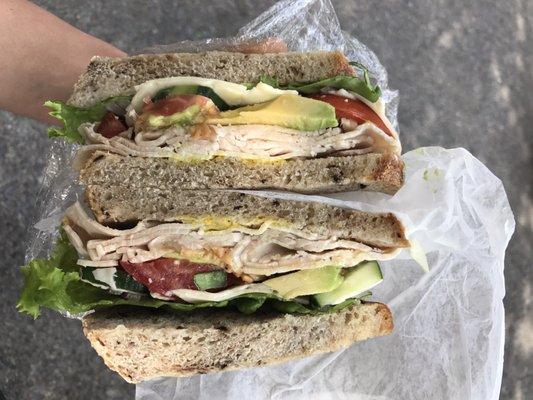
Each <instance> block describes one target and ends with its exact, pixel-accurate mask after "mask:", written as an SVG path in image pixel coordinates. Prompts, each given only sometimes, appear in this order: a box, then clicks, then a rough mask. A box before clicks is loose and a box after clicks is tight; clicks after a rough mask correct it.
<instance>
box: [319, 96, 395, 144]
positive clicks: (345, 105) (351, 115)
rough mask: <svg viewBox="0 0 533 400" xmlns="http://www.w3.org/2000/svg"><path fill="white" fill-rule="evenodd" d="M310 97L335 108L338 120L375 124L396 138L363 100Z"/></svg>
mask: <svg viewBox="0 0 533 400" xmlns="http://www.w3.org/2000/svg"><path fill="white" fill-rule="evenodd" d="M309 97H311V98H313V99H315V100H320V101H323V102H326V103H328V104H330V105H332V106H333V107H335V115H336V117H337V118H338V119H341V118H348V119H353V120H355V121H356V122H357V123H358V124H362V123H365V122H367V121H370V122H372V123H373V124H375V125H376V126H377V127H378V128H379V129H381V130H382V131H383V132H385V133H386V134H387V135H390V136H394V134H393V133H392V131H391V130H390V129H389V128H387V126H386V125H385V123H384V122H383V121H382V119H381V118H380V116H379V115H378V114H376V112H375V111H374V110H372V109H371V108H370V107H368V106H367V105H366V104H365V103H363V102H362V101H361V100H354V99H349V98H347V97H342V96H337V95H335V94H326V93H316V94H312V95H309Z"/></svg>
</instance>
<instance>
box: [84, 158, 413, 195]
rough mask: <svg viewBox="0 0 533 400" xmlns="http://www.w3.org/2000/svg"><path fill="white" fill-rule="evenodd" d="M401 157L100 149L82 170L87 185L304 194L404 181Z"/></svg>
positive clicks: (389, 187) (390, 187)
mask: <svg viewBox="0 0 533 400" xmlns="http://www.w3.org/2000/svg"><path fill="white" fill-rule="evenodd" d="M403 167H404V164H403V161H402V160H401V158H400V157H398V156H396V155H392V154H365V155H359V156H346V157H326V158H314V159H294V160H288V161H281V162H250V161H242V160H239V159H235V158H226V157H224V158H215V159H213V160H209V161H195V162H183V161H175V160H172V159H168V158H142V157H124V156H121V155H117V154H110V153H104V152H98V153H95V154H93V156H92V157H91V159H90V160H89V162H87V164H86V166H85V168H84V169H83V170H82V173H81V181H82V182H83V183H84V184H86V185H98V186H104V187H111V186H116V185H117V184H128V185H129V186H135V185H137V184H139V183H140V182H142V184H143V185H144V186H148V187H161V186H165V185H167V186H170V187H172V188H175V189H178V188H179V189H183V190H191V189H256V190H259V189H277V190H287V191H292V192H300V193H328V192H340V191H349V190H359V189H365V190H373V191H380V192H384V193H389V194H393V193H395V192H396V191H397V190H398V189H400V188H401V186H402V185H403V180H404V174H403Z"/></svg>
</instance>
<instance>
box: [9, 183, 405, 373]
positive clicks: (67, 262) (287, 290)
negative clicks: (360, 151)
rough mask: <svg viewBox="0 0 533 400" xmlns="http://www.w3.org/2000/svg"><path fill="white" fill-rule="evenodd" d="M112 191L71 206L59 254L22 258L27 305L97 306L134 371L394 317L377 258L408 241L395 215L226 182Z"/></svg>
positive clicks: (98, 342)
mask: <svg viewBox="0 0 533 400" xmlns="http://www.w3.org/2000/svg"><path fill="white" fill-rule="evenodd" d="M89 190H90V189H89V188H88V191H89ZM148 192H150V193H152V192H151V191H148ZM113 196H116V194H111V195H110V196H102V197H101V198H102V199H110V200H109V201H107V202H98V203H95V202H94V201H92V200H90V201H89V205H90V208H91V209H92V210H93V212H94V214H95V215H96V218H97V219H95V218H93V217H92V216H90V215H89V214H88V213H87V211H86V210H85V208H84V207H83V206H82V204H80V203H75V204H73V205H72V206H71V207H70V208H69V209H67V211H66V212H65V215H64V218H63V222H62V227H61V235H60V239H59V241H58V244H57V247H56V249H55V251H54V252H53V253H52V254H51V256H50V258H49V259H37V260H33V261H32V262H30V263H29V264H28V265H27V266H25V267H23V272H24V274H25V279H26V285H25V288H24V290H23V293H22V296H21V298H20V300H19V303H18V308H19V309H20V310H21V311H24V312H27V313H29V314H31V315H33V316H35V317H36V316H38V315H39V312H40V307H42V306H44V307H48V308H52V309H56V310H60V311H63V312H68V313H71V314H80V313H85V312H88V311H91V310H96V312H94V313H93V314H90V315H88V316H86V317H85V318H84V322H83V325H84V332H85V334H86V336H87V337H88V338H89V340H90V341H91V344H92V345H93V346H94V348H95V349H96V350H97V352H98V354H100V356H102V358H103V359H104V361H105V362H106V364H107V365H108V366H109V367H110V368H112V369H114V370H115V371H117V372H119V373H120V374H121V375H122V376H123V377H124V378H125V379H126V380H128V381H130V382H139V381H142V380H145V379H150V378H153V377H156V376H170V375H175V376H185V375H191V374H195V373H206V372H217V371H222V370H225V369H236V368H244V367H251V366H259V365H267V364H273V363H277V362H282V361H286V360H290V359H295V358H299V357H304V356H307V355H312V354H318V353H321V352H327V351H333V350H337V349H338V348H340V347H345V346H348V345H349V344H351V343H352V342H354V341H357V340H364V339H367V338H370V337H375V336H380V335H384V334H387V333H390V331H391V329H392V316H391V314H390V311H389V310H388V308H387V307H386V306H385V305H383V304H380V303H372V302H369V301H368V299H369V296H370V293H369V290H371V289H372V288H373V287H374V286H376V285H377V284H379V283H380V282H381V281H382V280H383V275H382V273H381V270H380V267H379V264H378V261H380V260H389V259H391V258H394V257H395V256H396V255H397V254H398V252H399V251H400V250H401V249H402V248H405V247H408V246H409V241H408V240H407V239H406V237H405V233H404V228H403V225H402V223H401V222H400V221H399V220H398V219H397V218H396V217H395V216H394V215H392V214H389V213H367V212H362V211H357V210H352V209H343V208H339V207H334V206H330V205H324V204H320V203H314V202H299V201H292V200H282V199H272V198H265V197H258V196H253V195H251V194H244V193H237V192H226V191H172V190H168V191H164V190H160V191H159V192H157V193H156V194H154V195H153V197H144V196H138V195H137V194H131V195H130V199H129V201H123V200H121V199H120V198H117V197H113ZM87 197H88V198H89V199H91V195H90V193H88V195H87ZM115 200H116V201H115ZM110 308H112V309H111V310H110ZM155 309H158V310H157V311H156V310H155Z"/></svg>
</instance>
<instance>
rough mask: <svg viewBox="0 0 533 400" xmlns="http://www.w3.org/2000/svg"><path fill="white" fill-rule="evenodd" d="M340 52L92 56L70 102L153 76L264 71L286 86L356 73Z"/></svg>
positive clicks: (229, 76) (127, 88) (103, 95)
mask: <svg viewBox="0 0 533 400" xmlns="http://www.w3.org/2000/svg"><path fill="white" fill-rule="evenodd" d="M353 74H354V71H353V69H352V67H351V66H350V64H349V62H348V60H347V59H346V57H345V56H344V55H343V54H342V53H341V52H339V51H316V52H309V53H296V52H289V53H271V54H244V53H234V52H225V51H211V52H203V53H171V54H150V55H137V56H132V57H124V58H110V57H99V56H97V57H93V59H92V60H91V62H90V64H89V66H88V67H87V71H86V72H85V73H83V74H82V75H81V76H80V78H79V80H78V82H77V83H76V85H75V86H74V92H73V94H72V96H71V97H70V99H69V101H68V103H69V104H71V105H74V106H77V107H88V106H91V105H93V104H95V103H97V102H99V101H102V100H105V99H108V98H110V97H113V96H118V95H120V94H125V93H132V91H133V88H134V86H135V85H139V84H141V83H144V82H146V81H149V80H151V79H157V78H167V77H172V76H197V77H202V78H212V79H220V80H224V81H227V82H234V83H249V82H250V83H253V82H257V81H259V79H260V78H261V76H262V75H268V76H274V77H276V78H277V79H278V81H279V83H280V84H282V85H284V84H288V83H293V82H311V81H317V80H321V79H325V78H329V77H333V76H336V75H353Z"/></svg>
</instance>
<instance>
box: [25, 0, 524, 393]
mask: <svg viewBox="0 0 533 400" xmlns="http://www.w3.org/2000/svg"><path fill="white" fill-rule="evenodd" d="M272 37H277V38H280V39H282V40H284V41H285V42H286V44H287V47H288V49H289V50H295V51H309V50H317V49H340V50H342V51H343V52H344V53H345V54H346V55H347V56H348V58H350V59H351V60H353V61H358V62H361V63H362V64H364V65H366V66H367V67H368V68H369V72H370V75H371V78H372V79H374V80H375V81H376V82H377V83H378V84H379V85H380V87H381V88H382V91H383V98H384V100H385V102H386V104H387V114H388V117H389V118H390V120H391V121H392V123H393V124H394V125H395V126H396V125H397V119H396V111H397V103H398V93H397V92H395V91H392V90H389V89H388V85H387V74H386V71H385V69H384V68H383V66H382V65H381V64H380V63H379V61H378V60H377V58H376V56H375V55H374V54H373V53H372V52H371V51H370V50H368V49H367V48H366V47H365V46H364V45H363V44H361V43H360V42H359V41H357V40H356V39H354V38H353V37H350V36H349V35H347V34H346V33H344V32H343V31H342V30H341V29H340V26H339V23H338V20H337V17H336V15H335V12H334V9H333V7H332V5H331V3H330V2H329V0H296V1H281V2H279V3H277V4H275V5H274V6H273V7H272V8H270V9H269V10H267V11H266V12H265V13H263V14H262V15H261V16H259V17H258V18H256V19H255V20H254V21H252V22H251V23H249V24H248V25H247V26H245V27H244V28H242V29H241V30H240V31H239V35H238V36H237V37H236V38H232V39H211V40H206V41H202V42H182V43H178V44H174V45H166V46H157V47H154V48H151V49H145V50H143V51H142V52H165V51H198V50H214V49H226V48H229V47H234V46H235V45H236V44H237V45H238V44H239V43H242V42H246V41H257V40H261V39H266V38H272ZM74 151H75V149H73V148H72V146H70V145H68V144H63V143H59V142H57V141H51V145H50V150H49V162H48V165H47V167H46V170H45V175H44V180H43V190H42V193H41V196H40V197H39V201H40V202H41V204H40V218H39V222H38V223H37V224H36V229H35V230H34V231H33V232H34V235H33V238H32V240H31V241H30V246H29V248H28V252H27V258H28V259H31V258H34V257H37V256H43V255H46V254H47V253H48V252H49V250H50V249H51V247H52V244H53V241H54V238H55V234H56V232H55V229H56V227H57V225H58V223H59V220H60V218H61V215H62V212H63V210H64V209H65V208H66V207H67V206H68V205H69V204H71V203H72V201H74V200H75V199H76V198H78V197H79V195H80V193H81V188H79V187H78V186H77V185H76V183H75V178H76V174H75V173H74V172H73V171H72V169H71V166H70V163H71V161H70V160H71V159H72V155H73V153H74ZM403 159H404V161H405V163H406V184H405V186H404V187H403V188H402V189H401V190H400V191H399V192H398V193H397V194H396V195H395V196H393V197H390V196H387V195H384V194H380V193H364V192H350V193H342V194H336V195H331V196H328V197H319V196H303V195H297V194H287V193H277V192H260V193H258V192H256V193H257V194H260V195H262V196H276V197H289V198H294V199H305V200H308V201H321V202H327V203H332V204H336V205H341V206H344V207H354V208H359V209H363V210H369V211H378V210H379V211H383V210H390V211H393V212H395V213H397V214H398V215H399V216H400V218H402V220H403V221H404V222H405V224H406V225H407V227H408V231H409V235H410V238H411V239H414V240H416V242H418V243H420V244H421V246H422V248H423V249H424V250H425V251H426V252H427V253H428V259H429V266H430V270H429V272H428V273H424V272H423V271H422V269H421V268H420V267H419V266H418V265H417V264H415V263H414V262H413V261H412V260H411V259H410V257H409V254H408V253H407V252H404V253H402V254H401V255H400V257H399V258H398V259H396V260H394V261H389V262H384V263H383V264H382V267H383V271H384V274H385V280H384V282H383V283H382V284H381V285H379V286H378V287H376V288H375V290H374V298H375V299H377V300H379V301H382V302H385V303H387V304H388V305H389V306H390V307H391V309H392V312H393V315H394V319H395V330H394V333H393V334H392V335H390V336H387V337H383V338H378V339H373V340H370V341H367V342H363V343H358V344H356V345H354V346H352V347H350V348H349V349H346V350H344V351H340V352H336V353H332V354H326V355H322V356H315V357H311V358H307V359H303V360H300V361H296V362H291V363H287V364H283V365H279V366H271V367H265V368H256V369H250V370H246V371H237V372H228V373H220V374H211V375H201V376H195V377H191V378H183V379H176V378H161V379H155V380H152V381H149V382H145V383H143V384H140V385H138V387H137V398H138V399H142V400H156V399H189V398H191V399H192V398H195V399H212V398H216V399H218V398H239V399H246V398H254V399H266V398H283V399H286V398H290V399H293V398H294V399H300V398H302V399H303V398H320V399H342V398H350V399H406V398H409V399H427V398H434V399H497V398H498V396H499V389H500V383H501V375H502V367H503V344H504V309H503V303H502V299H503V296H504V291H505V289H504V277H503V268H504V254H505V249H506V247H507V244H508V241H509V239H510V237H511V235H512V233H513V231H514V218H513V215H512V212H511V209H510V207H509V203H508V201H507V197H506V194H505V191H504V189H503V186H502V183H501V181H500V180H498V179H497V178H496V177H495V176H494V175H493V174H492V173H491V172H490V171H489V170H488V169H487V168H486V167H485V166H484V165H483V164H482V163H481V162H479V161H478V160H477V159H476V158H474V157H473V156H472V155H471V154H470V153H468V152H467V151H466V150H464V149H453V150H446V149H442V148H437V147H430V148H421V149H417V150H413V151H411V152H409V153H407V154H405V155H404V156H403Z"/></svg>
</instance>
